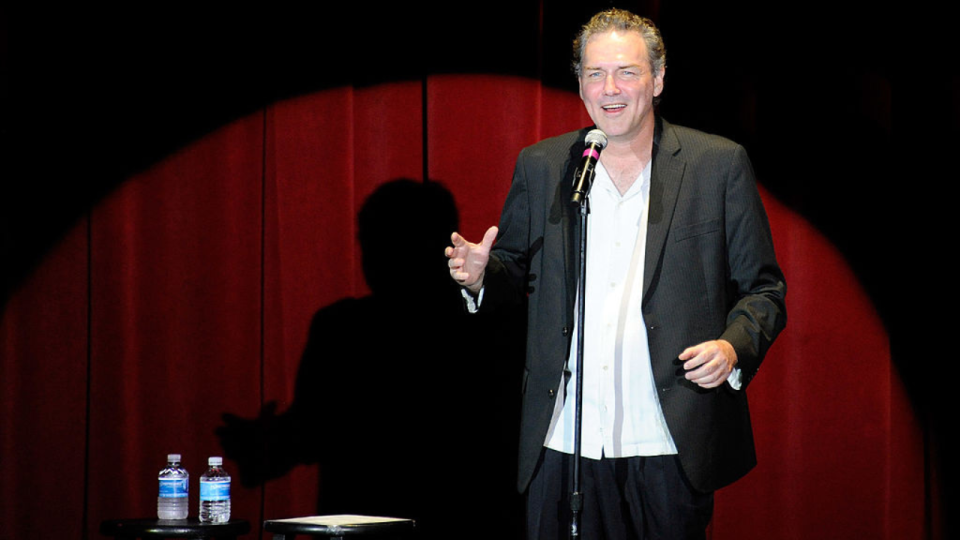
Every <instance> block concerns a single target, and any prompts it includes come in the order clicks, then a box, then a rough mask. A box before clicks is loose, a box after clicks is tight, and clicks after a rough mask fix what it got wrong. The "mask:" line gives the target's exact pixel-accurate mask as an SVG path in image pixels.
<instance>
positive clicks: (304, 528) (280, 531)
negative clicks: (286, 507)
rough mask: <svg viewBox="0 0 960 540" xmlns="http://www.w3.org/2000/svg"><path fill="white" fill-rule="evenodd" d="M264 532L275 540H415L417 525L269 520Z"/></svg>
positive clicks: (346, 519)
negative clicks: (298, 537) (298, 538)
mask: <svg viewBox="0 0 960 540" xmlns="http://www.w3.org/2000/svg"><path fill="white" fill-rule="evenodd" d="M263 530H265V531H267V532H271V533H273V540H293V538H294V537H295V536H296V535H304V536H313V537H316V538H326V539H329V540H348V539H351V538H357V539H365V538H370V539H376V540H404V539H407V538H414V535H415V533H416V524H415V523H414V521H413V520H412V519H399V518H388V517H374V516H358V515H335V516H312V517H303V518H293V519H273V520H268V521H264V522H263Z"/></svg>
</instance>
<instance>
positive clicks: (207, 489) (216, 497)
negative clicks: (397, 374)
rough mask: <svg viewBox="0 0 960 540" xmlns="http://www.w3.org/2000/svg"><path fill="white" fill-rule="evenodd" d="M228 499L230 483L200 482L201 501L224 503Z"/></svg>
mask: <svg viewBox="0 0 960 540" xmlns="http://www.w3.org/2000/svg"><path fill="white" fill-rule="evenodd" d="M229 499H230V481H229V480H227V481H217V482H200V500H201V501H226V500H229Z"/></svg>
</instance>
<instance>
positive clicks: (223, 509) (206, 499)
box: [200, 456, 230, 523]
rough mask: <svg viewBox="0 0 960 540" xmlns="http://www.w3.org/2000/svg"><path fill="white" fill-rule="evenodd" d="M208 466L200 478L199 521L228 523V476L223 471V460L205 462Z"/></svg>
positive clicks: (212, 459)
mask: <svg viewBox="0 0 960 540" xmlns="http://www.w3.org/2000/svg"><path fill="white" fill-rule="evenodd" d="M207 464H208V465H209V466H210V468H209V469H207V472H205V473H203V476H201V477H200V521H202V522H204V523H226V522H227V521H230V475H229V474H227V471H225V470H223V458H222V457H218V456H214V457H211V458H210V459H208V460H207Z"/></svg>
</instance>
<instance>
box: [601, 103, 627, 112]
mask: <svg viewBox="0 0 960 540" xmlns="http://www.w3.org/2000/svg"><path fill="white" fill-rule="evenodd" d="M624 107H626V105H623V104H617V105H604V106H603V110H605V111H612V110H615V109H622V108H624Z"/></svg>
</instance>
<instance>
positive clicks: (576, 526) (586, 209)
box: [570, 175, 592, 540]
mask: <svg viewBox="0 0 960 540" xmlns="http://www.w3.org/2000/svg"><path fill="white" fill-rule="evenodd" d="M591 176H592V175H591ZM591 184H592V178H591ZM587 187H588V192H589V187H590V186H589V185H588V186H587ZM589 201H590V198H589V195H587V194H585V195H584V196H583V198H581V199H580V260H579V265H580V279H579V282H578V285H577V287H578V296H577V298H578V299H579V302H578V305H577V379H576V389H577V390H576V396H577V401H576V403H575V404H574V405H575V408H574V422H573V425H574V428H573V491H572V493H571V494H570V538H571V540H577V539H579V538H580V512H581V511H583V493H582V492H581V491H580V476H581V475H580V454H581V450H580V444H581V441H580V439H581V434H580V432H581V431H582V429H581V426H582V423H583V334H584V329H583V323H584V318H585V317H584V313H585V307H586V295H585V293H586V290H587V287H586V284H587V280H586V276H587V216H588V215H589V214H590V203H589Z"/></svg>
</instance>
